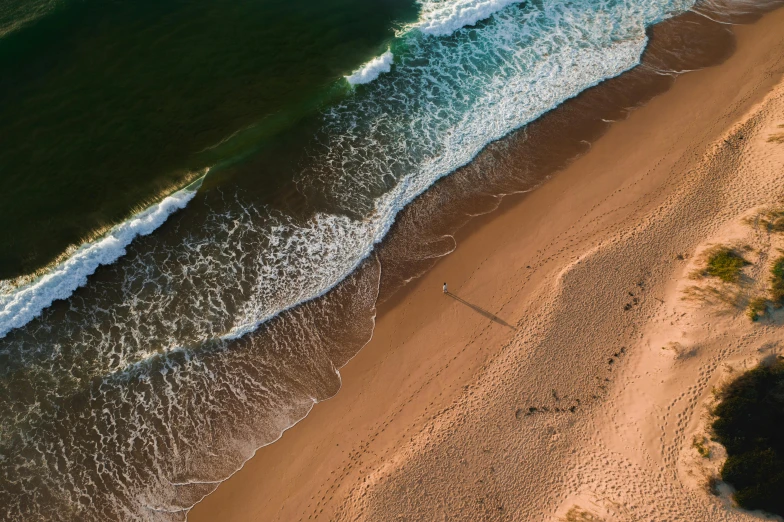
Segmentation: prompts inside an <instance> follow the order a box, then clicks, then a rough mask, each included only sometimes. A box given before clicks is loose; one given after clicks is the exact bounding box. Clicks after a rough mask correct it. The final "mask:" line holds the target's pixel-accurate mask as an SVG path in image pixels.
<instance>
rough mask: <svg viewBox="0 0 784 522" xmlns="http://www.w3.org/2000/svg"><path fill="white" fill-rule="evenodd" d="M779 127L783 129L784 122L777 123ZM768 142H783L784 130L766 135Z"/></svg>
mask: <svg viewBox="0 0 784 522" xmlns="http://www.w3.org/2000/svg"><path fill="white" fill-rule="evenodd" d="M779 129H784V124H781V125H779ZM768 143H779V144H781V143H784V132H777V133H776V134H771V135H770V136H768Z"/></svg>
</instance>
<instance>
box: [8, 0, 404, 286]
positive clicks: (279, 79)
mask: <svg viewBox="0 0 784 522" xmlns="http://www.w3.org/2000/svg"><path fill="white" fill-rule="evenodd" d="M416 13H417V9H416V6H415V4H414V2H413V1H411V0H331V1H329V2H324V1H318V0H233V1H223V0H188V1H185V0H157V1H152V0H133V1H131V0H109V1H107V0H59V1H55V0H38V1H26V0H13V1H9V0H3V3H2V6H0V143H2V147H0V279H8V278H12V277H16V276H19V275H23V274H26V273H29V272H31V271H34V270H35V269H37V268H39V267H41V266H44V265H46V264H47V263H49V262H51V261H52V260H53V259H54V258H56V257H57V256H58V255H59V254H61V253H62V252H63V251H64V249H65V248H67V246H68V245H71V244H78V243H80V242H81V240H82V239H83V238H84V237H85V236H87V235H89V234H90V232H92V231H94V230H96V229H100V228H102V227H104V226H107V225H111V224H114V223H117V222H119V221H121V220H123V219H125V218H126V217H128V215H129V214H130V213H132V212H133V210H134V209H135V208H138V207H139V206H142V205H145V204H146V203H148V202H150V200H151V198H154V197H156V196H159V195H160V194H161V192H165V191H167V190H171V188H172V187H175V186H178V185H180V184H182V183H183V182H184V181H185V180H186V179H187V178H188V177H189V176H192V175H193V173H194V172H199V171H201V170H203V169H204V168H206V167H211V166H215V165H219V166H220V165H225V164H227V163H231V162H235V161H236V160H237V159H243V158H249V157H252V156H253V153H254V151H256V150H258V149H259V148H261V147H263V145H264V144H265V143H268V142H270V141H271V140H275V139H277V138H276V137H278V136H280V135H281V133H285V132H287V131H288V130H290V129H291V128H292V127H293V126H296V125H297V124H298V122H301V121H302V120H303V118H307V117H308V116H309V115H311V114H313V112H314V111H315V110H316V109H317V108H318V107H320V106H323V104H325V103H327V102H329V101H334V99H335V98H336V97H340V96H342V95H343V94H345V91H346V90H347V89H348V85H347V84H346V83H345V82H341V81H338V80H340V78H341V77H342V76H343V75H346V74H349V73H350V72H351V71H352V70H353V69H355V68H356V67H357V66H359V65H360V64H362V63H363V62H364V61H366V60H367V59H369V58H370V57H372V56H374V55H376V54H378V53H379V51H382V50H383V49H384V48H385V45H386V43H387V42H388V41H389V40H390V39H391V38H392V36H393V32H394V28H395V27H397V26H400V25H401V24H402V23H405V22H406V21H409V20H413V19H414V18H415V17H416ZM261 170H263V169H261Z"/></svg>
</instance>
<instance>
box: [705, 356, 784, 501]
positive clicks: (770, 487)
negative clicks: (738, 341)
mask: <svg viewBox="0 0 784 522" xmlns="http://www.w3.org/2000/svg"><path fill="white" fill-rule="evenodd" d="M718 398H719V402H718V404H717V406H716V407H715V408H714V410H713V416H714V421H713V424H712V431H713V438H714V440H716V441H717V442H719V443H721V444H722V445H723V446H724V447H725V448H726V450H727V460H726V462H725V463H724V465H723V466H722V468H721V478H722V480H723V481H725V482H727V483H728V484H731V485H732V486H733V487H734V488H735V490H736V492H735V494H734V498H735V501H736V502H737V503H738V505H739V506H741V507H743V508H745V509H750V510H755V509H761V510H763V511H767V512H769V513H774V514H777V515H779V516H784V496H782V494H781V493H782V491H784V438H783V437H781V433H782V430H784V358H782V357H781V356H779V357H778V359H777V360H776V361H775V362H773V363H769V364H761V365H759V366H758V367H756V368H754V369H752V370H750V371H748V372H746V373H744V374H742V375H740V376H739V377H738V378H737V379H735V380H734V381H732V382H730V383H729V384H727V385H726V386H725V387H723V388H722V389H721V390H719V392H718Z"/></svg>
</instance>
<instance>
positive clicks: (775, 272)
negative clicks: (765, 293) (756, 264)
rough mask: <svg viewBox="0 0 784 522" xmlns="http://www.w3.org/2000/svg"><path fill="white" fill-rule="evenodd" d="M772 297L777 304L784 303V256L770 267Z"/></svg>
mask: <svg viewBox="0 0 784 522" xmlns="http://www.w3.org/2000/svg"><path fill="white" fill-rule="evenodd" d="M770 297H771V300H772V301H773V302H774V303H775V304H776V305H777V306H781V305H784V256H781V257H779V258H778V259H776V261H774V262H773V267H772V268H771V269H770Z"/></svg>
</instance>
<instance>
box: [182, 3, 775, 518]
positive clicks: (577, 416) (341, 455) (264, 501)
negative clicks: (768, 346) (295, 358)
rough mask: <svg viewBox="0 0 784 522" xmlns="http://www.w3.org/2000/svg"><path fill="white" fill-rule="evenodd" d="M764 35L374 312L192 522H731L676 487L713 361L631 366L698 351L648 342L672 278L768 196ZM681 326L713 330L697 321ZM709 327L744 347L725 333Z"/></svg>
mask: <svg viewBox="0 0 784 522" xmlns="http://www.w3.org/2000/svg"><path fill="white" fill-rule="evenodd" d="M782 27H784V11H782V10H778V11H776V12H774V13H772V14H769V15H766V16H765V17H763V18H762V20H760V21H759V22H756V23H755V24H753V25H747V26H738V27H737V28H735V30H736V34H737V49H736V51H735V53H734V54H733V55H732V56H731V57H730V58H729V59H727V60H726V61H725V62H724V63H722V64H721V65H718V66H716V67H711V68H708V69H704V70H701V71H697V72H693V73H689V74H687V75H683V76H680V77H678V79H677V81H676V82H675V84H674V85H673V86H672V87H671V88H670V89H669V90H667V91H666V92H664V93H663V94H661V95H660V96H658V97H657V98H655V99H653V100H652V101H650V102H649V103H647V104H646V105H645V106H644V107H642V108H639V109H637V110H635V111H633V112H632V113H631V114H630V116H629V117H628V119H625V120H624V121H619V122H617V123H614V124H612V125H610V126H609V130H608V131H607V132H606V133H605V134H604V135H603V136H601V137H600V138H598V139H597V140H596V141H595V142H594V143H593V144H592V145H591V147H590V150H589V151H588V152H587V153H586V154H584V155H583V156H582V157H580V158H579V159H577V160H576V161H574V162H573V163H571V164H570V165H569V166H568V167H567V168H565V169H564V170H563V171H562V172H559V173H558V174H557V175H555V176H554V177H553V178H552V179H550V180H549V181H548V182H546V183H544V184H543V185H542V186H541V187H539V188H538V189H537V190H534V191H532V192H530V193H527V194H521V195H515V196H507V197H506V198H504V200H503V201H502V203H501V206H500V208H498V209H497V210H495V211H494V212H492V213H490V214H487V215H485V216H483V217H481V218H478V219H475V220H473V221H472V222H471V223H470V225H469V226H467V227H465V228H463V229H461V230H460V231H459V232H458V234H457V235H456V237H455V243H456V245H457V248H456V249H455V251H454V252H452V253H451V254H450V255H448V256H446V257H443V258H441V259H440V260H438V261H437V262H436V263H435V266H433V267H432V268H430V269H429V270H428V271H427V272H426V273H425V274H424V275H423V276H422V277H420V278H419V279H417V280H416V281H415V282H413V283H411V284H409V285H408V286H407V287H406V288H405V289H404V290H402V291H400V292H398V293H397V294H396V295H394V296H393V297H392V298H391V299H389V300H388V301H386V302H385V303H384V304H382V306H381V308H380V309H379V311H378V318H377V324H376V328H375V331H374V334H373V340H372V341H371V342H370V343H369V344H368V345H367V346H366V347H365V348H363V349H362V351H361V352H360V353H359V354H358V355H357V356H356V357H354V358H353V359H352V360H351V361H350V362H349V363H348V364H347V365H346V366H345V367H344V368H342V369H341V376H342V382H343V384H342V388H341V390H340V391H339V393H338V394H337V395H336V396H335V397H334V398H332V399H330V400H328V401H326V402H324V403H321V404H318V405H316V407H315V408H314V409H313V410H312V411H311V413H310V414H309V415H308V416H307V417H306V418H305V419H304V420H302V421H301V422H300V423H298V424H297V425H295V426H294V427H293V428H291V429H289V430H288V431H286V432H285V433H284V435H283V437H282V438H281V439H280V440H278V441H277V442H275V443H274V444H272V445H270V446H267V447H264V448H262V449H261V450H259V451H258V452H257V454H256V456H255V457H254V458H253V459H251V460H250V461H249V462H247V463H246V464H245V466H244V467H243V468H242V469H241V470H240V471H239V472H237V473H236V474H235V475H233V476H232V477H231V478H230V479H228V480H227V481H226V482H224V483H222V484H221V485H220V486H219V487H218V489H217V490H216V491H215V492H214V493H212V494H210V495H209V496H208V497H206V498H205V499H204V500H203V501H202V502H201V503H199V504H198V505H197V506H196V507H195V508H194V509H193V510H192V511H191V512H190V514H189V516H188V519H189V520H191V521H199V520H209V521H211V520H265V521H266V520H308V519H322V520H356V519H359V520H440V519H447V518H450V519H464V520H480V519H490V520H496V519H499V520H506V519H508V520H541V519H545V520H547V519H557V518H556V517H561V516H564V515H565V513H566V512H567V511H568V510H569V509H572V508H573V507H574V506H580V508H581V509H586V510H589V511H592V512H594V513H596V514H597V516H601V517H603V518H605V519H607V520H637V519H640V518H641V517H645V516H648V517H650V516H653V515H652V514H656V516H657V517H660V518H668V519H676V520H677V519H691V520H724V519H726V520H735V519H743V517H744V515H742V514H740V513H738V512H736V511H733V510H731V509H729V508H726V503H725V502H724V501H722V500H721V499H719V498H715V497H711V496H710V495H708V494H707V493H706V492H705V491H704V490H703V489H702V488H700V487H697V486H694V487H692V484H691V483H692V482H694V483H695V484H696V483H699V482H700V480H699V477H698V475H699V473H697V472H694V470H693V469H692V468H693V466H691V465H690V464H689V463H688V458H687V457H686V456H684V455H688V451H689V448H691V439H690V435H691V433H692V432H694V430H696V429H698V428H697V426H698V425H699V422H700V415H701V412H702V411H703V410H702V409H701V408H700V406H699V404H701V402H702V401H703V400H704V395H706V394H709V389H710V385H711V383H715V381H716V380H717V379H720V378H721V362H722V361H723V359H721V357H719V356H718V355H716V354H717V352H716V351H710V350H708V349H703V352H704V353H705V357H708V358H709V360H708V359H706V360H705V361H702V362H700V359H699V357H697V358H696V361H697V362H690V363H689V364H688V365H681V366H677V367H676V368H675V369H673V364H674V363H673V362H672V360H671V359H672V358H670V359H662V360H660V359H657V357H660V356H661V353H662V351H661V350H660V349H659V347H658V346H657V347H656V350H650V349H649V348H650V347H651V346H652V344H651V343H652V342H653V343H654V344H657V343H658V344H666V342H669V341H666V342H665V341H662V342H659V341H660V338H664V337H671V336H673V335H676V334H677V335H678V336H680V337H684V338H696V337H697V334H696V333H694V331H693V330H689V332H687V333H686V334H684V333H683V331H677V332H673V331H670V330H667V329H664V330H662V329H661V326H662V325H665V324H667V323H669V322H675V321H669V320H665V318H667V317H669V316H670V315H672V314H675V310H676V309H678V307H679V306H682V305H681V304H680V303H681V300H680V298H679V294H678V292H679V291H680V290H679V288H680V287H679V286H678V285H679V284H680V283H679V281H681V280H682V279H683V276H684V273H685V271H686V270H687V265H688V262H687V261H679V260H678V256H681V257H684V258H685V259H687V260H688V259H696V258H697V252H698V251H699V249H700V248H701V246H702V245H704V244H705V243H706V242H709V241H714V240H715V237H719V236H721V235H722V234H725V233H727V232H726V230H729V229H732V226H733V223H735V224H736V223H738V220H739V217H740V216H741V215H743V214H744V213H747V212H749V211H750V210H752V209H753V208H755V207H758V206H760V205H763V204H768V203H772V202H773V201H776V200H778V199H780V198H781V197H782V196H784V187H783V186H782V185H783V184H784V181H782V179H781V178H782V177H784V176H782V175H781V172H782V163H781V151H782V150H784V147H779V149H777V150H778V152H771V150H770V149H769V148H765V147H766V146H767V142H766V141H765V139H764V133H765V132H769V130H770V128H775V126H776V125H777V124H778V123H784V112H782V106H781V101H780V100H781V90H780V89H779V88H778V87H776V85H777V84H778V82H779V80H780V79H781V74H782V72H784V60H783V59H782V56H783V55H784V53H783V51H784V31H782V30H781V28H782ZM776 89H779V90H776ZM771 92H773V93H774V94H772V95H771V94H770V93H771ZM766 96H768V98H766ZM763 100H767V101H766V103H764V104H760V103H761V102H762V101H763ZM750 111H751V112H750ZM776 118H778V120H776ZM777 122H778V123H777ZM737 125H740V127H738V126H737ZM771 126H772V127H771ZM738 129H743V130H742V131H740V132H741V135H742V138H741V139H740V141H739V138H738V132H739V131H738ZM752 138H753V139H752ZM744 140H745V141H744ZM741 141H742V142H743V143H742V144H741ZM760 151H762V152H760ZM755 154H756V156H755ZM776 154H778V155H776ZM744 169H745V170H744ZM488 205H489V206H492V204H490V203H489V204H488ZM728 227H729V229H728ZM444 281H447V282H448V283H449V288H450V291H451V292H452V294H450V295H444V294H443V293H442V292H441V284H442V283H443V282H444ZM681 313H682V314H686V315H685V317H687V319H683V321H684V324H686V323H688V324H690V325H705V324H709V325H711V324H714V323H716V324H715V325H714V326H716V328H714V329H717V328H718V326H719V325H718V322H716V321H714V320H713V319H711V318H712V317H713V316H712V315H710V314H707V312H706V311H705V310H704V309H702V308H699V307H696V308H695V309H693V310H692V309H689V310H687V311H680V309H678V314H681ZM689 314H691V315H689ZM700 314H707V315H705V316H704V317H703V315H700ZM678 317H684V316H682V315H678ZM722 321H724V323H727V321H729V323H727V324H724V323H722V325H723V326H722V327H723V328H725V330H726V331H730V330H729V329H732V328H735V329H736V330H737V329H742V328H747V327H749V325H748V322H747V321H746V322H743V321H744V318H743V314H742V313H741V314H740V316H739V317H736V318H735V319H727V318H726V317H725V318H724V319H722ZM732 321H735V322H732ZM736 323H737V324H736ZM657 325H658V326H657ZM775 326H776V325H775V324H774V322H771V324H770V325H764V328H767V329H768V330H766V331H767V334H763V333H757V334H754V335H757V336H764V335H774V334H775V331H776V330H775ZM684 328H685V326H684ZM709 329H711V328H708V327H704V326H703V327H702V331H703V333H704V331H705V330H709ZM732 332H734V333H733V335H736V336H746V337H748V335H752V334H750V333H748V332H745V330H744V331H743V332H742V333H738V332H736V331H735V330H732ZM712 335H713V334H712ZM690 336H691V337H690ZM746 337H744V339H745V338H746ZM652 339H655V341H652ZM760 339H761V337H760ZM716 342H718V341H716ZM755 342H756V341H755ZM760 342H761V341H760ZM744 346H745V349H748V350H749V353H751V352H753V351H754V350H756V349H757V348H758V343H757V344H755V343H747V344H745V345H744ZM741 348H742V347H741ZM741 348H738V350H741ZM741 352H742V350H741V351H735V352H733V351H731V350H730V351H729V352H728V353H726V354H725V355H723V357H726V358H727V359H728V360H729V359H732V358H735V359H737V358H738V357H740V356H741V355H742V353H741ZM743 353H745V352H743ZM744 356H745V357H750V356H751V355H749V354H746V355H744ZM717 357H718V358H717ZM733 360H734V359H733ZM678 372H680V373H678ZM670 377H671V378H670ZM681 388H683V389H687V390H688V393H685V392H683V391H682V390H681ZM632 390H634V391H635V393H632ZM640 397H643V398H644V400H643V401H642V402H641V400H640ZM683 397H685V398H683ZM683 405H688V408H686V409H683V408H682V406H683ZM645 412H647V413H650V415H643V413H645ZM676 412H677V413H676ZM690 466H691V467H690ZM695 473H696V474H695ZM684 477H686V478H684ZM688 477H691V478H692V479H693V480H691V479H689V478H688ZM690 480H691V482H690ZM613 510H614V511H613ZM684 517H685V518H684Z"/></svg>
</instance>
